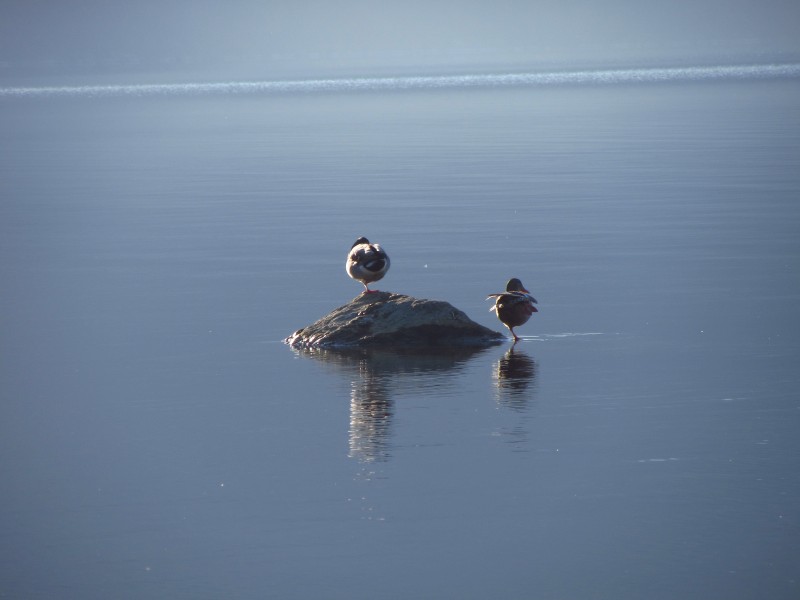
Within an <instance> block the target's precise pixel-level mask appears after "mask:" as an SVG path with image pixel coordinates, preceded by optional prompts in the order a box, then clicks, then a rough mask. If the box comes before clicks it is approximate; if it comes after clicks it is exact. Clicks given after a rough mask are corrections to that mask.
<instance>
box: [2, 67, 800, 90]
mask: <svg viewBox="0 0 800 600" xmlns="http://www.w3.org/2000/svg"><path fill="white" fill-rule="evenodd" d="M793 77H800V64H784V65H740V66H716V67H672V68H656V69H615V70H605V71H554V72H548V73H505V74H494V75H491V74H489V75H444V76H424V77H362V78H349V79H308V80H296V81H239V82H221V83H175V84H148V85H98V86H61V87H56V86H53V87H9V88H0V97H3V96H6V97H8V96H12V97H13V96H23V97H25V96H152V95H176V94H247V93H292V92H295V93H297V92H306V93H307V92H340V91H365V90H371V91H379V90H412V89H440V88H459V87H461V88H470V87H519V86H548V85H579V84H599V85H610V84H624V83H656V82H667V81H705V80H716V79H774V78H793Z"/></svg>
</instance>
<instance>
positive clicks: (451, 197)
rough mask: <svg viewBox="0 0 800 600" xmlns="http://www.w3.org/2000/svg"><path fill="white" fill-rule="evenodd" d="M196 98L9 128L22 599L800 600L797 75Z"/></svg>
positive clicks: (76, 110) (5, 318) (4, 184)
mask: <svg viewBox="0 0 800 600" xmlns="http://www.w3.org/2000/svg"><path fill="white" fill-rule="evenodd" d="M562 83H564V82H562ZM184 91H185V93H173V94H168V95H161V94H151V95H148V94H145V95H136V94H121V95H113V94H111V95H107V96H104V97H97V96H96V95H93V94H92V93H86V94H81V93H75V94H58V93H56V94H45V95H36V94H33V95H27V96H26V95H24V94H23V95H22V96H6V97H4V98H0V104H1V105H2V106H0V108H1V109H2V110H0V132H1V133H2V139H3V144H2V146H0V153H2V154H1V156H2V160H1V161H0V194H1V195H2V197H1V198H0V249H1V250H2V253H1V254H0V275H2V296H1V297H0V336H1V337H0V339H1V340H2V342H1V343H2V346H1V348H2V357H1V358H2V359H1V361H0V385H1V386H2V387H1V388H0V391H1V392H2V404H0V479H1V480H2V482H3V483H2V488H0V489H1V491H0V508H2V521H0V539H1V540H2V545H0V597H4V598H6V597H7V598H131V599H134V598H135V599H139V598H192V599H195V598H209V599H211V598H492V597H504V598H546V599H577V598H581V599H583V598H604V599H605V598H608V599H627V598H630V599H638V598H648V599H674V598H682V599H693V598H697V599H701V598H702V599H707V598H726V599H736V598H742V599H744V598H771V599H783V598H785V599H790V598H792V599H793V598H796V597H797V595H798V587H800V581H799V580H798V578H800V566H799V565H800V398H799V397H798V392H799V391H800V369H798V359H800V319H798V316H797V310H798V306H800V169H798V165H799V164H800V83H798V80H797V79H796V78H792V77H790V78H788V79H780V78H777V79H769V80H760V79H746V80H738V79H730V80H727V79H725V78H722V80H713V81H712V80H703V79H700V80H687V81H672V82H661V83H658V82H652V81H651V82H649V83H648V82H645V83H636V82H635V81H627V82H610V83H606V84H604V85H593V84H592V83H591V82H588V83H587V82H584V83H583V84H582V85H535V86H519V87H492V86H490V85H487V86H485V87H481V88H461V87H455V88H453V89H425V88H424V86H423V87H422V89H373V90H372V91H366V92H363V91H362V92H355V93H354V92H348V91H347V90H346V89H336V90H333V91H325V90H320V89H315V90H310V91H309V92H308V93H277V94H275V93H249V94H244V93H231V94H199V93H192V91H191V90H184ZM360 235H366V236H368V237H370V239H372V240H374V241H378V242H380V243H381V244H382V245H383V246H384V247H386V248H387V250H388V251H389V253H390V255H391V257H392V269H391V271H390V272H389V275H388V276H387V277H386V278H385V279H384V280H383V281H381V282H380V284H379V285H377V286H376V287H377V288H378V289H381V290H390V291H397V292H401V293H407V294H411V295H416V296H421V297H427V298H435V299H444V300H448V301H450V302H452V303H453V304H455V305H456V306H457V307H459V308H461V309H462V310H464V311H466V312H467V313H468V314H469V315H470V316H471V317H472V318H473V319H475V320H477V321H479V322H480V323H483V324H485V325H487V326H490V327H494V328H496V329H498V330H499V329H500V328H501V326H500V324H499V322H497V321H496V319H495V317H494V316H493V314H492V313H490V312H489V311H488V307H489V303H487V302H486V301H485V300H484V298H485V296H486V294H487V293H490V292H495V291H498V290H500V289H502V287H503V285H504V283H505V281H506V280H507V279H508V278H509V277H512V276H516V277H520V278H521V279H522V281H523V282H524V283H525V284H526V286H527V287H528V288H529V289H530V290H531V291H532V292H533V294H534V295H535V296H536V297H537V298H538V300H539V303H540V304H539V307H540V312H539V313H538V314H536V315H535V316H534V318H533V319H532V320H531V321H530V322H529V323H528V324H527V325H525V326H523V327H521V328H519V330H518V332H519V333H520V334H523V335H524V339H523V340H522V341H521V342H520V343H518V344H517V345H516V346H515V347H514V349H513V351H512V350H511V349H510V348H511V345H510V343H509V344H506V345H503V346H499V347H495V348H491V349H488V350H485V351H482V352H478V353H476V354H472V355H470V354H466V355H464V354H445V355H441V354H440V355H423V356H420V355H410V356H409V355H405V354H393V353H378V354H372V355H359V354H342V353H335V352H325V353H314V354H303V353H297V352H293V351H292V350H290V349H289V348H288V347H287V346H286V345H284V344H282V343H281V340H282V338H284V337H285V336H286V335H288V334H290V333H291V332H292V331H294V330H295V329H297V328H299V327H302V326H304V325H306V324H308V323H310V322H312V321H314V320H316V319H317V318H318V317H320V316H322V315H324V314H325V313H327V312H328V311H329V310H331V309H332V308H335V307H336V306H338V305H340V304H343V303H345V302H346V301H348V300H349V299H350V298H352V297H353V296H355V295H356V294H357V293H359V291H360V289H361V288H360V285H359V284H357V283H355V282H353V281H352V280H350V279H348V278H347V276H346V274H345V271H344V258H345V255H346V252H347V250H348V249H349V247H350V245H351V244H352V242H353V240H355V238H356V237H358V236H360Z"/></svg>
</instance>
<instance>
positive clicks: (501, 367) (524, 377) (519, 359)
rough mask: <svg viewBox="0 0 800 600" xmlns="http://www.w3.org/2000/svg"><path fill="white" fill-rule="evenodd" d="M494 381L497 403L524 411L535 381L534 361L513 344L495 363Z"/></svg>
mask: <svg viewBox="0 0 800 600" xmlns="http://www.w3.org/2000/svg"><path fill="white" fill-rule="evenodd" d="M494 379H495V384H496V386H497V402H498V403H499V404H501V405H503V406H506V407H508V408H512V409H514V410H524V409H525V408H527V404H528V400H529V399H530V398H531V388H532V386H533V384H534V383H535V381H536V361H535V360H533V359H532V358H531V357H530V356H528V354H526V353H525V352H524V351H523V350H520V349H519V348H518V347H517V345H516V344H514V345H512V346H511V348H509V349H508V352H506V353H505V354H504V355H503V356H501V357H500V359H499V360H498V361H497V363H496V365H495V372H494Z"/></svg>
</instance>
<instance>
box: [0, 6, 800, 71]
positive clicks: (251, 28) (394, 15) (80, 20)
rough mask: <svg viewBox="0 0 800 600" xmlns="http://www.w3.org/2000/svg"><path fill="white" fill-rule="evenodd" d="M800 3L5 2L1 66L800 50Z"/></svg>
mask: <svg viewBox="0 0 800 600" xmlns="http://www.w3.org/2000/svg"><path fill="white" fill-rule="evenodd" d="M798 24H800V4H798V3H796V2H789V1H785V0H773V1H769V2H755V1H754V0H739V1H734V2H722V1H717V0H706V1H704V2H701V3H697V2H688V1H680V2H671V3H664V2H633V1H629V0H619V1H616V2H613V3H604V4H603V5H599V4H595V3H590V2H585V1H569V2H542V3H536V4H535V5H534V4H532V3H528V2H520V1H513V0H512V1H500V2H492V3H489V2H481V1H478V2H434V3H430V2H406V3H374V2H372V3H370V2H362V1H356V0H351V1H347V2H343V3H337V4H335V5H333V4H327V3H322V2H301V3H292V4H288V3H287V4H285V5H284V4H277V3H262V2H253V1H244V2H235V3H231V4H227V3H226V4H222V5H217V4H214V3H209V2H187V1H184V0H181V1H177V2H169V3H167V4H161V3H159V4H156V3H148V2H143V3H135V4H128V3H126V4H122V3H104V2H99V1H68V2H62V3H59V4H45V3H39V4H32V3H29V2H21V1H17V0H12V1H10V2H6V3H4V9H3V18H2V19H0V79H2V83H3V85H9V84H14V82H15V81H18V80H20V79H21V78H22V79H24V78H40V79H42V80H45V81H46V80H47V79H48V78H53V77H61V78H70V77H78V78H82V79H83V80H86V79H92V78H103V77H108V76H109V75H113V76H115V77H117V78H120V77H122V78H125V77H130V78H133V79H135V78H137V77H139V78H141V77H145V78H149V79H151V80H158V79H159V78H161V77H163V78H166V79H169V78H176V77H177V78H181V77H185V78H192V77H195V78H196V77H200V78H211V79H219V78H223V79H230V78H271V77H305V76H318V75H336V74H347V75H354V74H369V73H380V72H397V71H405V72H421V73H424V72H430V71H432V70H434V71H439V72H458V71H461V70H463V69H476V68H477V69H492V68H496V67H500V66H511V67H514V66H519V67H524V68H536V67H543V68H547V67H552V66H564V65H577V66H581V65H616V64H632V63H636V64H664V63H675V64H691V63H709V62H720V63H728V62H762V61H763V62H767V61H775V60H797V58H798V57H799V56H800V41H798V36H797V35H796V30H797V25H798Z"/></svg>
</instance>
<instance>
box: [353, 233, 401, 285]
mask: <svg viewBox="0 0 800 600" xmlns="http://www.w3.org/2000/svg"><path fill="white" fill-rule="evenodd" d="M390 264H391V261H390V260H389V255H388V254H386V251H385V250H383V248H381V247H380V245H379V244H372V243H370V241H369V240H368V239H367V238H365V237H360V238H358V239H357V240H356V241H355V242H354V243H353V245H352V246H351V247H350V252H349V253H348V255H347V261H346V262H345V269H346V270H347V274H348V275H349V276H350V277H352V278H353V279H355V280H356V281H360V282H361V283H362V284H363V285H364V293H365V294H369V293H371V292H374V291H377V290H371V289H369V284H370V283H374V282H376V281H379V280H381V279H383V277H384V275H386V272H387V271H388V270H389V266H390Z"/></svg>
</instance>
